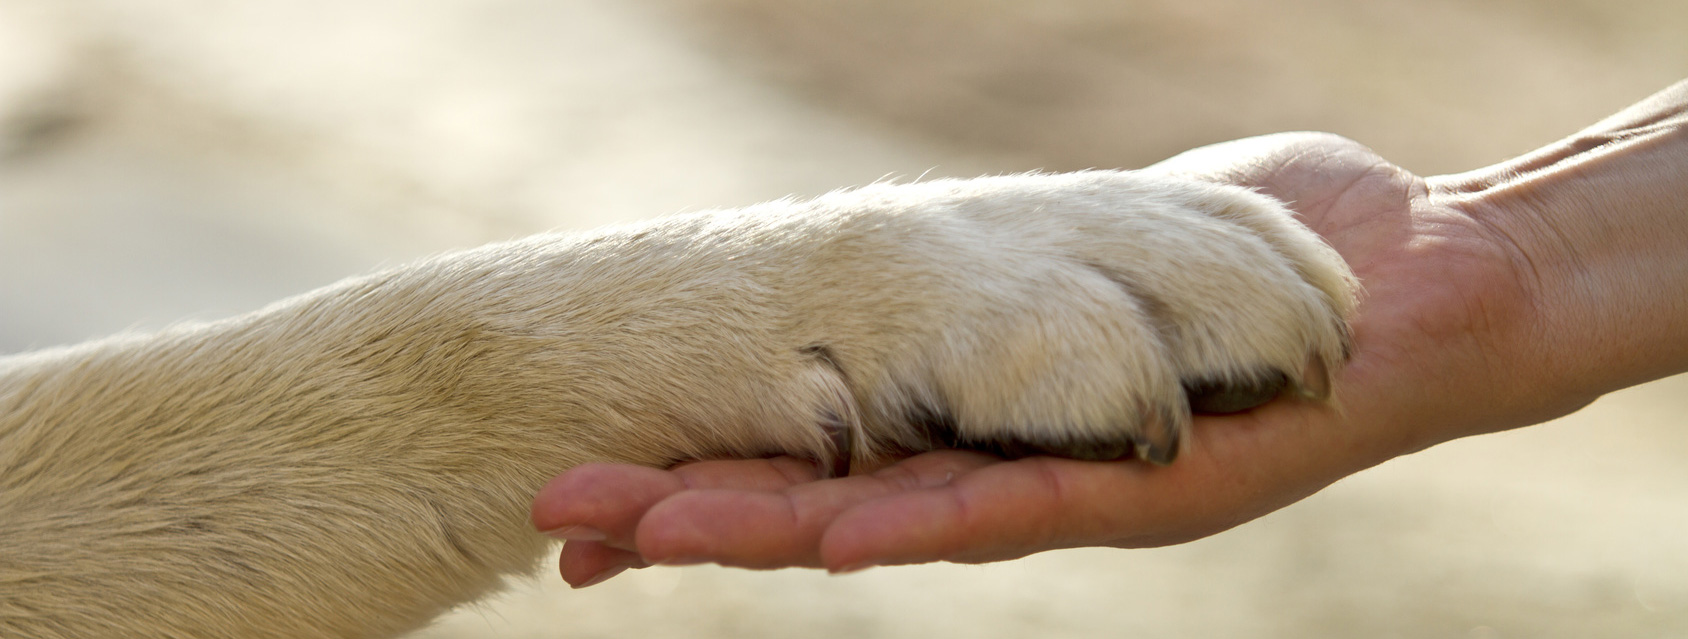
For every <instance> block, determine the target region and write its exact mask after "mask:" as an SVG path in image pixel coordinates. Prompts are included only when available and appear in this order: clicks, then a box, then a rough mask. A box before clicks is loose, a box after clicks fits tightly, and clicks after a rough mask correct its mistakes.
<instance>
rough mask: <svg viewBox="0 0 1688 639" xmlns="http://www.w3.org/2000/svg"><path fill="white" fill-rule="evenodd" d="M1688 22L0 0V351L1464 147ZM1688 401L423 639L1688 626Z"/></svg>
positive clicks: (786, 6)
mask: <svg viewBox="0 0 1688 639" xmlns="http://www.w3.org/2000/svg"><path fill="white" fill-rule="evenodd" d="M1266 6H1270V7H1271V9H1266V8H1263V7H1266ZM1682 33H1688V5H1682V4H1681V3H1677V2H1665V1H1637V2H1618V3H1609V2H1593V1H1586V2H1584V1H1566V2H1554V3H1526V2H1521V1H1514V0H1488V1H1484V2H1454V1H1452V0H1447V1H1430V2H1338V1H1336V0H1293V1H1286V2H1281V3H1271V4H1270V5H1257V4H1255V3H1245V2H1241V1H1240V0H1238V1H1226V0H1201V1H1187V2H1171V1H1156V2H1132V3H1112V2H1101V1H1100V0H1060V1H1050V2H1040V3H997V2H970V3H962V2H958V1H955V0H922V1H918V2H910V1H904V2H889V1H880V0H875V1H863V2H853V3H835V2H820V1H818V0H815V1H808V0H804V1H797V0H791V1H776V0H642V1H641V2H630V3H612V2H589V1H585V0H557V1H549V2H541V1H538V0H532V1H523V0H491V1H482V2H471V1H469V0H460V1H450V0H360V1H356V2H348V1H330V0H295V1H291V2H281V1H274V0H253V1H249V2H243V3H222V2H211V1H209V0H201V1H196V0H169V1H166V0H128V1H123V2H118V1H111V2H105V1H100V0H72V1H57V2H54V1H49V0H0V352H16V351H21V350H26V349H28V348H32V347H40V346H46V345H51V344H57V343H65V342H70V341H76V340H80V339H85V338H87V337H91V336H95V335H100V334H105V333H109V332H112V331H117V330H123V329H125V328H131V327H138V328H147V327H155V326H159V325H162V324H164V323H167V322H170V321H174V320H177V319H181V318H184V317H201V318H204V317H217V316H222V315H227V314H231V313H235V312H240V311H243V310H247V309H251V308H254V307H256V306H258V305H260V304H262V303H264V302H266V301H269V300H272V299H275V298H278V297H281V296H285V295H289V294H292V293H297V292H301V291H304V290H308V289H309V288H311V287H314V286H317V285H320V284H323V283H326V282H329V281H332V280H334V279H336V278H338V277H341V276H344V275H347V274H352V273H356V272H359V271H363V270H367V269H369V268H371V267H374V266H376V265H380V264H389V263H394V262H399V261H403V260H408V259H413V258H415V257H418V256H421V255H425V254H427V253H431V252H435V251H439V250H442V249H445V248H449V247H455V246H467V245H472V244H476V243H480V242H483V241H487V240H492V239H499V238H503V237H509V236H512V235H518V234H522V233H526V232H531V231H534V230H539V229H545V228H554V227H562V228H573V227H584V226H592V225H597V224H603V223H608V222H614V221H621V220H627V219H634V218H639V217H646V216H650V215H656V214H661V213H666V212H672V211H676V210H683V209H689V208H702V207H712V206H725V205H735V204H744V203H750V202H754V201H759V200H765V199H769V198H774V197H780V196H784V195H787V194H799V195H805V194H814V193H819V192H822V191H825V190H827V189H830V188H833V187H836V186H843V185H849V184H860V183H863V182H868V181H871V180H874V179H877V178H880V177H882V176H887V175H893V176H895V175H900V176H909V177H912V176H918V175H921V174H926V173H928V172H930V174H932V175H971V174H977V173H981V172H989V171H1010V170H1024V169H1031V168H1040V167H1042V168H1062V169H1064V168H1081V167H1087V166H1123V167H1131V166H1138V165H1141V164H1144V163H1147V162H1152V161H1153V160H1155V159H1158V158H1159V157H1162V156H1165V155H1167V154H1169V153H1172V152H1175V151H1176V150H1178V149H1181V148H1184V147H1188V146H1192V145H1196V144H1201V143H1206V142H1212V141H1218V140H1222V139H1226V138H1231V137H1237V136H1241V135H1248V134H1253V133H1264V132H1270V131H1276V130H1285V129H1322V130H1334V131H1336V132H1339V133H1344V134H1346V135H1349V136H1351V137H1355V138H1357V139H1360V140H1361V141H1363V142H1366V143H1368V144H1371V145H1372V146H1374V147H1375V148H1377V149H1379V150H1380V151H1381V152H1383V153H1384V154H1385V155H1387V156H1389V157H1392V158H1396V159H1397V160H1398V161H1401V162H1402V163H1403V164H1405V165H1406V166H1408V167H1409V168H1413V169H1416V170H1419V171H1421V172H1436V171H1449V170H1458V169H1462V168H1469V167H1473V166H1477V165H1480V164H1482V163H1486V162H1490V161H1495V160H1498V159H1501V158H1504V157H1507V156H1508V155H1510V154H1514V153H1518V152H1521V151H1524V150H1527V149H1528V148H1530V147H1531V146H1533V145H1536V144H1540V143H1542V142H1545V141H1547V140H1549V139H1551V138H1553V137H1556V136H1559V135H1562V134H1564V133H1568V132H1570V131H1572V130H1574V129H1576V128H1578V127H1580V126H1581V125H1583V124H1586V123H1588V122H1591V121H1593V120H1595V119H1597V118H1599V117H1600V116H1603V115H1605V114H1606V113H1609V112H1610V111H1612V110H1614V109H1616V108H1619V107H1621V106H1623V105H1624V104H1626V103H1628V102H1630V101H1633V100H1635V99H1637V98H1640V97H1642V96H1644V95H1646V94H1647V93H1649V92H1650V91H1652V90H1655V89H1657V88H1659V87H1662V86H1663V85H1665V84H1667V83H1668V82H1671V81H1673V80H1675V79H1678V78H1679V77H1680V76H1682V75H1684V72H1685V70H1688V39H1684V38H1682V37H1681V34H1682ZM1684 408H1688V378H1672V379H1667V380H1663V381H1660V382H1656V383H1653V384H1649V385H1646V386H1643V387H1639V388H1635V389H1631V390H1629V391H1624V392H1621V393H1616V394H1614V395H1612V396H1610V397H1608V398H1605V399H1602V400H1601V401H1600V402H1598V403H1596V404H1595V405H1594V406H1593V407H1591V408H1589V409H1587V410H1585V411H1583V412H1581V413H1578V414H1576V415H1573V416H1571V417H1569V418H1566V419H1563V420H1560V421H1557V422H1554V423H1551V424H1547V425H1543V426H1538V427H1533V428H1529V429H1525V430H1522V431H1516V432H1511V433H1504V434H1499V435H1493V436H1487V437H1481V438H1474V439H1469V440H1463V441H1459V442H1454V443H1451V444H1447V445H1444V446H1440V447H1437V448H1435V449H1432V450H1430V451H1427V452H1425V453H1421V454H1418V455H1414V456H1411V457H1408V458H1403V459H1399V460H1396V461H1394V462H1391V463H1388V464H1385V465H1384V466H1382V467H1379V468H1377V469H1374V470H1372V471H1368V472H1365V473H1362V474H1360V475H1358V476H1355V477H1353V478H1350V479H1348V480H1345V481H1343V482H1341V483H1339V484H1337V485H1335V486H1333V487H1331V488H1329V489H1327V490H1325V491H1324V492H1322V493H1320V494H1318V495H1316V496H1314V497H1312V498H1309V499H1308V500H1306V501H1304V502H1302V503H1300V504H1297V505H1295V506H1293V507H1290V508H1288V509H1285V510H1283V511H1281V512H1278V513H1276V514H1273V515H1270V516H1268V517H1266V518H1264V519H1261V520H1259V521H1256V522H1253V523H1251V524H1248V525H1245V526H1243V527H1241V528H1239V529H1237V530H1234V531H1231V532H1228V533H1225V534H1222V535H1219V536H1216V537H1213V538H1210V539H1207V540H1204V541H1201V542H1197V543H1192V544H1187V545H1184V546H1179V547H1175V548H1168V549H1161V550H1153V551H1131V552H1125V551H1110V550H1088V551H1066V552H1057V553H1048V554H1045V555H1040V556H1036V557H1032V558H1028V559H1025V560H1021V561H1016V562H1008V563H1003V564H997V565H991V566H983V567H969V566H923V567H912V568H895V569H879V570H873V571H869V572H866V573H863V574H859V575H853V576H848V577H840V578H833V577H826V576H824V575H820V574H816V573H812V572H806V571H784V572H775V573H757V572H745V571H733V570H723V569H718V568H709V567H699V568H687V569H651V570H644V571H639V572H637V573H634V574H630V575H627V576H623V577H621V578H618V579H616V580H613V581H611V582H609V583H608V584H605V585H604V586H601V587H598V588H593V589H590V590H587V591H581V592H568V591H567V588H566V587H565V586H564V585H563V584H562V583H561V581H560V580H558V579H557V578H556V577H555V576H554V575H551V574H550V573H546V574H544V575H543V576H542V577H540V578H536V579H535V580H533V581H532V582H528V583H523V584H519V585H518V586H517V587H515V588H514V589H513V590H512V591H511V593H509V594H507V595H505V596H504V597H502V598H500V599H498V600H495V601H493V602H489V603H486V604H483V605H479V606H475V607H472V608H468V609H465V610H462V611H458V612H455V613H453V614H451V615H449V616H448V617H446V618H444V619H442V620H441V622H440V623H439V624H438V625H436V626H435V627H434V628H431V629H429V630H427V631H424V632H422V633H419V634H418V637H429V638H437V639H444V638H453V639H469V638H479V637H600V636H602V637H609V636H617V637H620V636H633V637H711V636H719V637H784V636H819V637H829V636H830V637H859V636H870V637H932V636H942V637H948V636H957V637H1023V636H1045V637H1065V636H1072V637H1089V636H1152V637H1212V636H1243V637H1286V638H1289V637H1352V636H1370V637H1484V638H1487V637H1679V636H1684V635H1685V634H1688V534H1684V532H1685V531H1688V463H1685V462H1688V428H1684V423H1683V421H1684V420H1683V419H1682V417H1681V415H1682V412H1683V410H1684ZM0 552H3V549H0Z"/></svg>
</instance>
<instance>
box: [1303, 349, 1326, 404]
mask: <svg viewBox="0 0 1688 639" xmlns="http://www.w3.org/2000/svg"><path fill="white" fill-rule="evenodd" d="M1298 386H1299V388H1300V391H1301V396H1302V397H1305V398H1308V399H1317V400H1320V401H1323V400H1326V399H1330V368H1329V367H1327V366H1325V360H1324V358H1322V357H1319V356H1318V355H1313V356H1312V357H1309V358H1307V367H1306V368H1304V369H1302V371H1301V383H1300V384H1299V385H1298Z"/></svg>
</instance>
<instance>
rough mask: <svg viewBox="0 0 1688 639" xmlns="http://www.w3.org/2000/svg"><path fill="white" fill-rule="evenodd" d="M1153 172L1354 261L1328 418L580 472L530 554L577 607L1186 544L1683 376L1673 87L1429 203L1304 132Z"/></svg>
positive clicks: (1310, 411)
mask: <svg viewBox="0 0 1688 639" xmlns="http://www.w3.org/2000/svg"><path fill="white" fill-rule="evenodd" d="M1148 170H1151V171H1166V172H1175V173H1181V174H1185V175H1193V176H1197V177H1201V178H1204V179H1210V180H1214V181H1219V182H1226V183H1232V184H1241V185H1245V186H1251V187H1255V188H1258V189H1260V190H1262V191H1264V192H1266V193H1268V194H1270V195H1273V196H1275V197H1278V198H1280V199H1282V200H1285V201H1288V202H1290V203H1291V208H1293V209H1294V210H1295V211H1296V212H1297V213H1298V214H1299V215H1300V216H1301V218H1302V220H1303V221H1304V222H1305V223H1306V224H1307V225H1308V226H1310V227H1311V228H1312V229H1313V230H1314V231H1317V232H1318V233H1320V234H1321V235H1322V236H1324V237H1325V238H1326V239H1327V240H1328V241H1329V242H1330V243H1331V244H1332V245H1333V246H1334V247H1335V248H1336V249H1337V250H1338V251H1339V252H1340V253H1341V254H1342V256H1343V257H1344V258H1345V259H1346V260H1347V261H1348V263H1349V264H1350V266H1351V267H1352V268H1353V270H1354V272H1355V273H1356V274H1357V275H1358V276H1359V277H1360V278H1361V281H1362V282H1363V284H1364V286H1365V289H1366V296H1365V298H1364V300H1363V302H1362V305H1361V307H1360V311H1359V315H1358V317H1356V318H1355V321H1354V323H1353V328H1354V336H1355V343H1354V345H1355V350H1354V352H1353V358H1352V360H1351V361H1350V363H1349V365H1348V366H1347V367H1346V368H1345V369H1343V371H1342V372H1341V374H1340V376H1339V377H1338V379H1337V382H1336V388H1337V391H1336V396H1335V399H1336V401H1335V403H1334V404H1329V405H1327V404H1321V403H1316V402H1308V401H1301V400H1297V399H1294V398H1288V397H1286V398H1282V399H1280V400H1278V401H1275V402H1273V403H1271V404H1268V405H1266V406H1263V407H1261V408H1259V409H1256V410H1253V411H1250V412H1247V413H1243V414H1239V415H1231V416H1223V417H1217V416H1215V417H1200V418H1198V419H1197V422H1196V424H1195V428H1194V436H1193V439H1192V441H1191V442H1190V445H1189V447H1188V448H1187V449H1186V452H1185V453H1184V454H1183V455H1182V456H1181V457H1179V458H1178V460H1177V462H1176V463H1174V464H1172V465H1170V466H1165V467H1157V466H1152V465H1149V464H1145V463H1141V462H1131V461H1125V462H1080V461H1073V460H1067V459H1058V458H1053V457H1032V458H1026V459H1020V460H1014V461H1005V460H1001V459H998V458H995V457H992V456H989V455H983V454H979V453H970V452H962V451H937V452H931V453H926V454H922V455H917V456H914V457H909V458H907V459H902V460H897V461H895V462H892V463H888V464H887V465H884V466H882V467H880V468H878V469H876V470H872V471H871V472H859V473H858V474H856V475H853V476H850V477H844V478H838V479H827V480H821V479H820V478H819V474H818V473H817V470H816V468H815V467H814V465H813V463H811V462H808V461H803V460H797V459H792V458H777V459H764V460H748V461H744V460H741V461H705V462H696V463H691V464H686V465H682V466H679V467H676V468H673V469H671V470H667V471H664V470H655V469H650V468H643V467H636V466H622V465H602V464H596V465H587V466H581V467H578V468H575V469H573V470H571V471H569V472H567V473H564V474H563V475H561V476H559V477H557V478H556V479H554V480H553V481H552V482H551V483H550V484H549V485H547V486H546V487H545V488H544V489H543V490H542V491H541V492H540V493H539V495H538V497H537V498H536V500H535V502H534V508H533V521H534V524H535V525H536V526H537V527H538V528H539V529H540V530H543V531H547V532H548V533H549V534H552V535H553V536H556V537H559V538H564V539H568V540H569V541H568V543H567V545H566V546H565V547H564V549H563V554H562V565H561V569H562V575H563V578H564V579H565V580H567V581H568V582H569V583H570V584H573V585H575V586H577V587H581V586H586V585H591V584H595V583H599V582H602V581H603V580H605V579H608V578H609V577H612V576H614V575H615V574H618V573H620V572H621V571H622V570H625V569H626V568H629V567H643V566H647V565H651V564H659V563H661V564H685V563H702V562H714V563H719V564H723V565H729V566H742V567H750V568H779V567H790V566H803V567H816V568H825V569H827V570H830V571H834V572H843V571H850V570H859V569H862V568H866V567H869V566H876V565H892V564H912V563H924V562H932V561H952V562H965V563H979V562H989V561H1000V560H1006V559H1013V558H1018V557H1023V556H1026V555H1030V554H1033V553H1037V552H1042V551H1045V550H1053V549H1058V548H1071V547H1080V546H1114V547H1121V548H1135V547H1148V546H1162V545H1169V544H1177V543H1182V542H1185V541H1190V540H1194V539H1198V538H1201V537H1205V536H1207V535H1211V534H1214V533H1217V532H1220V531H1223V530H1226V529H1229V528H1231V527H1234V526H1236V525H1238V524H1241V523H1243V522H1246V521H1249V520H1251V519H1254V518H1256V517H1259V516H1261V515H1264V514H1266V513H1268V512H1271V511H1273V510H1276V509H1278V508H1282V507H1284V506H1286V505H1289V504H1291V503H1294V502H1295V501H1298V500H1300V499H1302V498H1304V497H1306V496H1308V495H1311V494H1312V493H1314V492H1317V491H1318V490H1320V489H1322V488H1324V487H1325V486H1328V485H1330V484H1331V483H1333V482H1335V481H1337V480H1338V479H1341V478H1343V477H1345V476H1348V475H1351V474H1353V473H1356V472H1359V471H1360V470H1363V469H1366V468H1369V467H1371V466H1374V465H1376V464H1378V463H1381V462H1383V461H1385V460H1388V459H1391V458H1393V457H1397V456H1400V455H1405V454H1409V453H1412V452H1416V451H1419V450H1422V449H1424V448H1427V447H1429V446H1433V445H1435V444H1438V443H1441V442H1445V441H1449V440H1452V439H1456V438H1459V437H1465V436H1470V435H1476V434H1482V433H1489V432H1495V431H1500V430H1506V429H1510V428H1516V427H1519V426H1525V425H1530V424H1536V423H1540V422H1542V421H1546V420H1548V419H1552V418H1554V417H1558V416H1561V415H1565V414H1568V413H1570V412H1572V411H1575V410H1577V409H1579V408H1581V407H1583V406H1585V405H1587V404H1588V403H1589V402H1592V401H1593V400H1594V399H1595V398H1597V397H1599V396H1600V395H1601V394H1604V393H1606V392H1610V391H1612V390H1616V389H1619V388H1623V387H1626V386H1630V385H1634V384H1637V383H1641V382H1644V381H1648V380H1652V379H1657V378H1660V377H1663V376H1666V375H1670V374H1673V373H1678V372H1682V371H1688V339H1684V338H1683V336H1684V335H1688V259H1684V253H1683V251H1684V250H1685V249H1683V248H1682V247H1685V246H1688V83H1680V84H1677V85H1675V86H1673V87H1671V88H1669V89H1666V90H1665V91H1663V92H1661V93H1659V94H1657V95H1655V96H1653V97H1652V98H1649V99H1648V100H1646V101H1643V102H1642V103H1639V104H1637V105H1635V106H1633V107H1631V108H1629V109H1627V110H1625V111H1623V112H1621V113H1619V114H1617V115H1614V116H1612V117H1611V118H1608V119H1606V120H1604V121H1602V122H1600V123H1598V124H1595V125H1594V126H1592V127H1590V128H1589V129H1587V130H1585V131H1583V132H1581V133H1578V134H1577V135H1574V136H1571V137H1570V138H1567V139H1565V140H1562V141H1560V142H1557V143H1555V144H1553V145H1550V146H1548V147H1545V148H1543V149H1541V150H1539V151H1536V152H1534V153H1531V154H1528V155H1526V156H1523V157H1520V158H1517V159H1515V160H1511V161H1508V162H1505V163H1502V164H1499V165H1496V166H1492V167H1488V168H1484V169H1479V170H1476V171H1472V172H1468V173H1463V174H1457V175H1447V176H1437V177H1432V178H1420V177H1418V176H1415V175H1412V174H1411V173H1408V172H1407V171H1405V170H1403V169H1401V168H1399V167H1397V166H1394V165H1393V164H1390V163H1389V162H1387V161H1386V160H1384V159H1383V158H1381V157H1379V156H1377V155H1376V154H1375V153H1372V152H1371V151H1370V150H1368V149H1366V148H1364V147H1362V146H1360V145H1359V144H1357V143H1354V142H1352V141H1349V140H1346V139H1343V138H1340V137H1337V136H1331V135H1325V134H1310V133H1295V134H1281V135H1274V136H1266V137H1260V138H1251V139H1246V140H1240V141H1236V142H1230V143H1226V144H1221V145H1216V146H1213V147H1206V148H1202V149H1197V150H1194V151H1191V152H1189V153H1185V154H1183V155H1180V156H1178V157H1175V158H1172V159H1170V160H1167V161H1166V162H1162V163H1161V164H1158V165H1155V166H1153V167H1150V168H1149V169H1148ZM1335 406H1340V409H1338V408H1335Z"/></svg>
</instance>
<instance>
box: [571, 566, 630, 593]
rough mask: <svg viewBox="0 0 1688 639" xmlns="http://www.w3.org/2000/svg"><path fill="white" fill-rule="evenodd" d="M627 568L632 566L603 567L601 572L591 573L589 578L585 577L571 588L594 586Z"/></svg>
mask: <svg viewBox="0 0 1688 639" xmlns="http://www.w3.org/2000/svg"><path fill="white" fill-rule="evenodd" d="M628 568H632V566H629V565H627V564H622V565H620V566H611V567H609V568H605V569H604V571H603V572H600V573H598V574H596V575H592V578H591V579H587V580H586V581H585V582H584V583H581V584H580V585H578V586H574V587H573V588H574V589H575V590H579V589H581V588H590V587H592V586H596V585H598V584H601V583H604V582H606V581H609V579H610V577H614V576H616V575H619V574H621V573H624V572H627V569H628Z"/></svg>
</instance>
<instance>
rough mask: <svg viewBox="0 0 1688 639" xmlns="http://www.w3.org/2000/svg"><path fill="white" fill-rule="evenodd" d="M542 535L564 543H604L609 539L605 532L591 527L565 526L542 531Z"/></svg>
mask: <svg viewBox="0 0 1688 639" xmlns="http://www.w3.org/2000/svg"><path fill="white" fill-rule="evenodd" d="M540 534H543V535H545V536H547V537H552V538H555V539H561V540H563V541H603V540H604V539H606V538H607V536H606V535H604V531H602V530H598V529H597V528H593V527H591V526H564V527H562V528H552V529H550V530H542V531H540Z"/></svg>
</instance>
